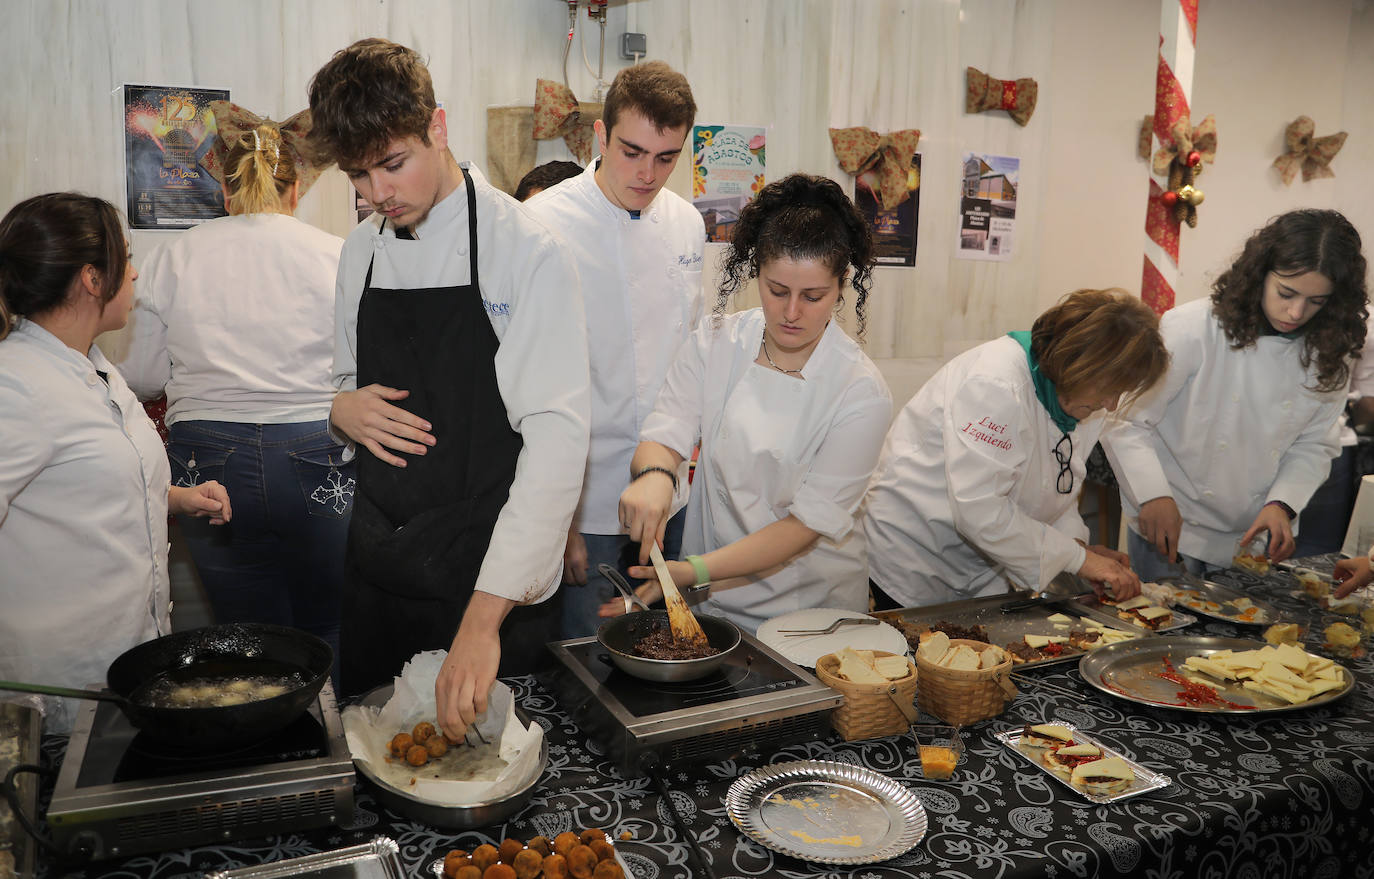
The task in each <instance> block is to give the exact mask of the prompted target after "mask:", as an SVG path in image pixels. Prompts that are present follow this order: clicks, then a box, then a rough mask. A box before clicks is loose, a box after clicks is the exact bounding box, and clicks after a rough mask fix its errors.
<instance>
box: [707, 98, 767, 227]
mask: <svg viewBox="0 0 1374 879" xmlns="http://www.w3.org/2000/svg"><path fill="white" fill-rule="evenodd" d="M764 131H765V129H764V128H762V127H760V126H754V125H697V126H694V127H693V128H692V204H694V205H696V208H697V210H699V211H701V218H702V219H703V220H705V221H706V240H707V241H729V240H730V232H731V230H733V229H734V228H735V223H736V222H738V221H739V212H740V211H741V210H743V209H744V205H745V204H746V203H747V202H748V201H749V199H751V198H753V197H754V194H755V193H757V192H758V191H759V190H760V189H762V188H763V182H764V176H763V170H764V147H765V144H766V138H765V136H764Z"/></svg>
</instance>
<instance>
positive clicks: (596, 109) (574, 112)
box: [534, 79, 601, 165]
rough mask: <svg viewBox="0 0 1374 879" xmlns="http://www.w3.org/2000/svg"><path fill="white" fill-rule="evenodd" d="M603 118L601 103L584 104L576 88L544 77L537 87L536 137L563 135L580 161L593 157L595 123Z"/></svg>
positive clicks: (535, 100) (548, 137)
mask: <svg viewBox="0 0 1374 879" xmlns="http://www.w3.org/2000/svg"><path fill="white" fill-rule="evenodd" d="M600 118H601V105H600V104H593V103H580V102H579V101H578V100H577V98H576V97H574V96H573V93H572V89H570V88H568V87H567V86H565V85H563V83H561V82H554V81H553V80H551V79H541V80H538V81H537V82H536V83H535V86H534V139H535V140H552V139H553V138H555V137H561V138H563V141H564V142H565V143H567V145H568V149H569V150H571V151H572V154H573V155H574V156H576V157H577V160H578V161H579V162H581V163H582V164H583V165H586V164H587V163H588V162H590V161H591V160H592V152H593V151H592V142H593V140H595V136H596V135H595V132H594V131H593V130H592V123H593V122H595V121H596V120H598V119H600Z"/></svg>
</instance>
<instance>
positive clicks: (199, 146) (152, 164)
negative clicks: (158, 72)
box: [124, 85, 229, 231]
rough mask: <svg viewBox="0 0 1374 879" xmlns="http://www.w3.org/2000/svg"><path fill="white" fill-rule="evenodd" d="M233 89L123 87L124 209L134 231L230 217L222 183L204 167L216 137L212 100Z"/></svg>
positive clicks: (226, 95)
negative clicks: (220, 184)
mask: <svg viewBox="0 0 1374 879" xmlns="http://www.w3.org/2000/svg"><path fill="white" fill-rule="evenodd" d="M227 100H229V90H228V89H202V88H182V87H179V86H161V85H126V86H124V192H125V210H126V212H127V214H128V216H129V226H130V228H133V229H160V230H164V231H170V230H175V229H189V228H191V227H192V226H195V225H198V224H200V223H204V222H205V221H206V220H213V219H215V218H216V217H222V216H224V215H225V210H224V194H223V193H222V192H221V190H220V186H219V181H217V180H215V178H213V177H211V176H210V174H209V172H207V171H206V170H205V169H204V168H202V167H201V166H200V160H201V158H202V157H203V156H204V155H205V153H206V152H207V151H208V150H209V149H210V145H211V143H212V142H213V141H214V137H215V115H214V113H212V112H211V111H210V102H211V101H227Z"/></svg>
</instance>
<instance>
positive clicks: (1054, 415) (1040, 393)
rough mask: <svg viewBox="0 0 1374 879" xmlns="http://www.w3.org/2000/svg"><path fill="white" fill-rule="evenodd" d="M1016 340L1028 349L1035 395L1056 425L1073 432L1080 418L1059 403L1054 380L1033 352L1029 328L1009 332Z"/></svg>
mask: <svg viewBox="0 0 1374 879" xmlns="http://www.w3.org/2000/svg"><path fill="white" fill-rule="evenodd" d="M1007 335H1008V336H1011V337H1012V338H1013V339H1015V340H1016V342H1017V344H1019V345H1020V346H1021V347H1022V348H1024V349H1025V351H1026V364H1027V365H1028V366H1029V367H1030V374H1031V381H1032V382H1034V384H1035V397H1036V399H1038V400H1039V401H1040V405H1041V406H1044V407H1045V411H1046V412H1048V413H1050V420H1051V421H1053V422H1054V426H1055V427H1057V428H1059V429H1060V430H1062V431H1064V433H1073V429H1074V428H1075V427H1077V426H1078V419H1077V418H1074V417H1073V416H1072V415H1070V414H1069V413H1067V412H1065V411H1064V408H1063V407H1062V406H1060V405H1059V394H1058V393H1057V392H1056V391H1055V389H1054V382H1052V381H1050V380H1049V379H1048V378H1046V377H1045V375H1044V373H1042V372H1041V371H1040V363H1039V362H1038V361H1037V360H1036V359H1035V355H1034V354H1032V353H1031V334H1030V332H1029V331H1027V330H1015V331H1013V332H1010V333H1007Z"/></svg>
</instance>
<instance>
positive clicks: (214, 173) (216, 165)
mask: <svg viewBox="0 0 1374 879" xmlns="http://www.w3.org/2000/svg"><path fill="white" fill-rule="evenodd" d="M210 112H211V113H213V114H215V132H216V135H217V136H216V137H215V141H214V143H212V144H211V145H210V149H209V150H208V151H207V152H206V153H205V156H204V158H202V159H201V160H200V165H201V167H202V168H204V169H205V170H206V171H208V172H209V174H210V176H211V177H213V178H215V179H216V180H218V181H219V182H220V183H224V161H225V158H226V157H227V156H228V155H229V147H230V145H232V144H234V143H237V142H239V140H240V139H242V138H244V137H247V138H248V139H249V141H250V142H251V139H252V136H253V132H254V131H256V130H257V128H258V126H259V125H271V126H272V127H273V128H275V129H277V131H279V132H280V133H281V140H282V146H284V147H285V148H286V152H287V154H288V156H289V158H290V160H291V163H292V164H293V165H295V166H296V180H297V181H298V182H299V183H300V185H301V189H300V194H301V195H305V191H306V190H307V189H309V188H310V187H311V185H312V184H313V183H314V182H315V181H316V180H317V179H319V176H320V172H321V171H323V170H324V169H325V168H328V167H329V165H330V164H333V163H332V162H331V163H328V164H325V165H316V164H315V163H314V162H313V161H311V159H310V158H308V157H309V156H313V155H314V152H313V151H311V150H310V149H309V148H308V147H307V146H306V143H305V139H306V137H307V136H308V135H309V134H310V128H311V125H312V123H311V118H310V111H309V110H302V111H300V112H299V113H297V114H296V115H294V116H292V117H291V118H289V119H287V120H286V121H285V122H273V121H272V120H271V119H269V118H267V117H266V116H259V115H257V114H256V113H254V112H252V111H250V110H246V109H244V108H243V107H240V106H239V105H238V104H235V103H234V102H232V101H211V102H210Z"/></svg>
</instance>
